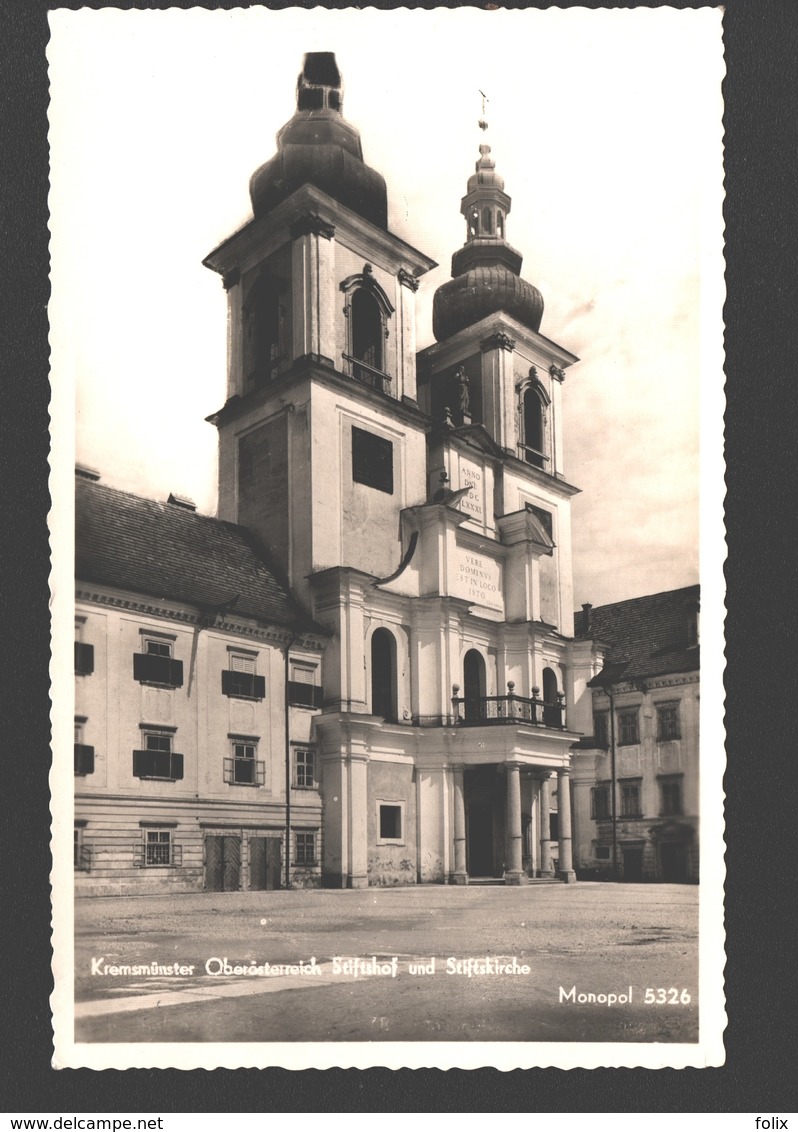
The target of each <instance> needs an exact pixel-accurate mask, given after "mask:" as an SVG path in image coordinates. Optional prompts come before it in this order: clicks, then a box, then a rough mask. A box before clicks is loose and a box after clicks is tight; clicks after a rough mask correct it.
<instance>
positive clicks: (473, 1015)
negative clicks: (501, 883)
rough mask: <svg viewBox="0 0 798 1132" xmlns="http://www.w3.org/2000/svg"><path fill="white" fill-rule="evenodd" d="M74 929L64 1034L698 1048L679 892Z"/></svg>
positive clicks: (685, 911)
mask: <svg viewBox="0 0 798 1132" xmlns="http://www.w3.org/2000/svg"><path fill="white" fill-rule="evenodd" d="M75 920H76V943H75V996H76V1024H75V1037H76V1040H78V1041H86V1042H150V1041H160V1042H189V1041H193V1042H204V1041H207V1042H275V1041H286V1042H292V1041H340V1042H347V1041H350V1042H351V1041H380V1040H382V1041H548V1042H552V1041H554V1042H558V1041H570V1042H574V1041H613V1042H618V1041H621V1042H639V1041H644V1042H694V1041H697V1038H698V1011H697V994H698V889H697V888H695V887H691V886H682V885H612V884H589V883H581V884H577V885H570V886H564V885H557V884H532V885H529V886H525V887H521V888H503V887H487V886H486V887H477V886H474V887H468V888H455V887H439V886H428V887H427V886H424V887H408V888H392V889H365V890H360V891H354V892H339V891H335V892H333V891H308V890H305V891H302V890H299V891H292V892H246V893H208V894H197V895H185V896H168V897H136V898H126V897H124V898H119V897H117V898H113V897H106V898H84V899H80V900H77V901H76V908H75ZM311 960H313V962H311ZM355 960H359V961H360V963H359V964H358V963H356V962H354V961H355ZM469 960H470V961H471V962H470V963H469ZM225 964H226V967H225ZM267 965H268V966H267ZM125 968H126V970H125ZM236 968H238V970H236ZM275 968H276V970H275ZM284 968H287V969H284ZM217 972H218V973H217ZM630 988H631V1002H629V1001H625V999H628V996H629V993H630ZM647 990H648V991H649V995H648V997H649V998H652V997H653V998H654V1000H655V1001H654V1002H648V1003H647V1002H646V1001H645V999H646V992H647ZM580 996H587V997H582V998H580ZM591 996H592V997H591ZM611 996H615V998H614V999H612V998H611ZM688 998H689V1001H688ZM662 999H664V1001H661V1000H662Z"/></svg>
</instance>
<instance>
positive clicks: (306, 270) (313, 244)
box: [290, 213, 337, 365]
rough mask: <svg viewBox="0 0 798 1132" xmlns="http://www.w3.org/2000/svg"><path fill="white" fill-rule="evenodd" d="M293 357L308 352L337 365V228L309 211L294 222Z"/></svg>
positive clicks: (292, 230) (291, 228)
mask: <svg viewBox="0 0 798 1132" xmlns="http://www.w3.org/2000/svg"><path fill="white" fill-rule="evenodd" d="M290 233H291V238H292V240H293V247H292V271H291V278H292V285H293V286H292V296H291V298H292V304H293V305H292V312H293V357H294V358H301V357H304V356H306V355H308V354H310V355H313V356H316V357H322V358H325V359H327V360H328V361H330V362H331V363H332V364H333V365H335V363H336V361H337V349H336V338H335V312H336V298H337V294H336V290H335V250H334V243H333V236H334V233H335V228H334V226H333V225H332V224H328V223H327V222H326V221H325V220H322V219H321V217H319V216H317V215H315V214H313V213H308V214H306V215H305V216H302V217H300V218H299V219H298V220H296V221H295V222H294V223H293V224H292V225H291V226H290Z"/></svg>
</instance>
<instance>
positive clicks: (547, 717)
mask: <svg viewBox="0 0 798 1132" xmlns="http://www.w3.org/2000/svg"><path fill="white" fill-rule="evenodd" d="M558 691H559V689H558V687H557V673H556V672H555V671H554V669H553V668H544V669H543V722H544V724H545V725H546V727H562V709H561V707H560V701H559V699H558V697H557V693H558Z"/></svg>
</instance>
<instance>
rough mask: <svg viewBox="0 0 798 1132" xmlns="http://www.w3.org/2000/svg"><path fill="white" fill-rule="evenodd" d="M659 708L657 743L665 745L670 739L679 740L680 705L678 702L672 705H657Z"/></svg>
mask: <svg viewBox="0 0 798 1132" xmlns="http://www.w3.org/2000/svg"><path fill="white" fill-rule="evenodd" d="M656 708H657V742H659V743H664V742H667V741H668V740H669V739H679V738H680V737H681V736H680V729H679V704H678V701H676V702H675V703H670V704H656Z"/></svg>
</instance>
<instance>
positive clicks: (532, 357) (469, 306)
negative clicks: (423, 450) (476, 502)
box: [417, 118, 578, 634]
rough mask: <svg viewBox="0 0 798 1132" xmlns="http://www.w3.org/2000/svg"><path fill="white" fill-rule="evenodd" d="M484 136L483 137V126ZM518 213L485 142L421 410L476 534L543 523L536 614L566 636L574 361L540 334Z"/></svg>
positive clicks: (436, 472)
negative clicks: (525, 513)
mask: <svg viewBox="0 0 798 1132" xmlns="http://www.w3.org/2000/svg"><path fill="white" fill-rule="evenodd" d="M479 125H480V127H481V129H482V130H483V131H485V130H486V129H487V122H486V121H484V118H483V119H482V120H480V123H479ZM511 206H512V199H511V197H510V195H509V194H508V193H507V192H506V190H505V184H504V179H503V177H502V176H501V175H500V174H499V173H498V171H497V169H496V162H495V160H494V158H493V154H492V151H491V147H490V146H489V145H488V144H486V143H485V142H484V141H483V143H482V144H481V145H480V147H479V159H478V161H477V162H476V165H475V168H474V172H473V173H472V174H471V176H470V177H469V178H468V182H467V185H466V192H465V195H464V196H463V198H462V200H461V202H460V211H461V213H462V215H463V217H464V219H465V222H466V233H465V235H466V239H465V243H464V244H463V246H462V247H461V248H458V250H457V251H456V252H455V253H454V255H453V256H452V278H451V279H449V280H448V281H447V282H445V283H443V284H441V286H440V287H438V289H437V291H436V292H435V297H434V301H433V316H432V327H433V333H434V335H435V338H436V339H437V341H436V344H435V345H433V346H430V347H429V348H428V349H426V350H423V351H422V352H421V353H420V354H419V356H418V373H417V377H418V390H419V404H420V405H421V407H422V408H424V409H425V410H426V411H427V412H428V413H429V414H430V416H432V417H433V419H434V420H435V421H436V431H435V432H433V434H432V436H433V438H437V439H433V443H432V446H431V449H430V457H431V458H430V466H429V478H430V486H432V485H433V484H435V483H436V482H437V480H438V479H439V478H440V476H441V475H442V474H443V473H445V474H446V476H447V481H446V482H447V484H448V485H449V486H450V487H451V489H452V490H458V489H460V488H462V487H465V486H466V484H468V483H470V482H474V481H476V480H477V479H478V480H479V482H480V483H481V484H482V485H483V486H482V489H481V492H480V497H481V500H482V502H481V504H480V507H479V508H478V509H477V508H474V509H473V511H472V518H471V520H470V523H477V524H478V525H479V527H480V530H481V532H482V534H483V535H485V536H487V537H499V532H500V529H501V527H502V524H503V519H502V517H503V516H507V515H510V514H513V513H516V512H519V511H521V510H523V509H525V508H529V509H531V511H532V513H534V514H536V515H537V516H538V518H539V519H540V520H541V522H543V525H544V527H545V529H546V530H547V532H548V534H549V535H550V536H551V538H552V539H553V542H554V544H555V545H554V548H553V551H552V553H551V555H549V556H545V557H544V558H542V559H541V562H540V595H539V598H536V599H535V601H534V603H533V604H534V605H535V606H536V608H537V609H538V610H539V612H540V616H541V618H542V620H544V621H545V622H547V623H548V624H550V625H554V626H556V627H557V630H558V631H559V632H564V633H567V634H570V633H571V632H572V631H573V620H572V581H571V545H570V544H571V537H570V498H571V496H572V495H573V494H574V493H575V492H576V490H577V489H576V488H574V487H572V486H571V485H570V484H568V483H567V482H566V479H565V469H564V461H563V421H562V390H563V382H564V380H565V371H566V369H567V368H568V367H569V366H571V365H572V364H573V363H574V362H576V361H578V359H577V358H576V356H575V355H574V354H572V353H571V352H570V351H569V350H566V349H565V348H563V347H562V346H559V345H558V344H557V343H556V342H553V341H552V340H551V339H549V338H546V337H544V335H543V334H541V332H540V327H541V321H542V319H543V296H542V295H541V293H540V291H539V290H538V288H537V287H535V286H534V285H533V284H532V283H530V282H528V281H527V280H526V279H523V278H522V276H521V267H522V264H523V257H522V255H521V253H520V252H519V251H517V250H516V249H515V248H514V247H513V246H512V244H510V243H509V241H508V239H507V218H508V216H509V213H510V209H511ZM477 452H479V455H477ZM473 490H474V489H473V488H472V493H473ZM506 525H507V524H506V523H504V526H505V527H506Z"/></svg>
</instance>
